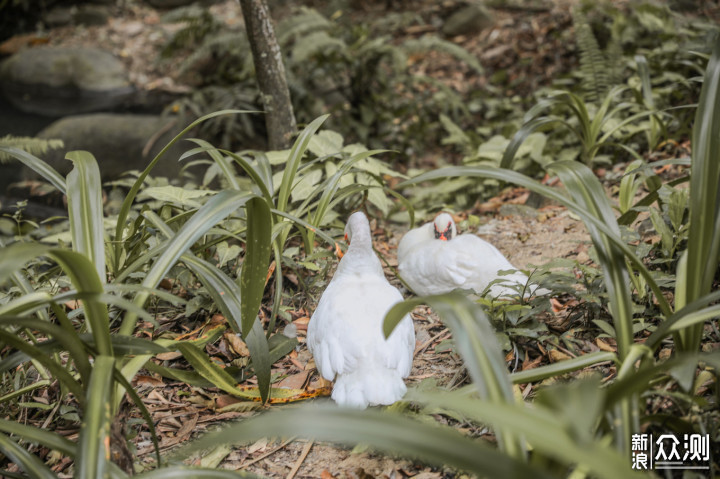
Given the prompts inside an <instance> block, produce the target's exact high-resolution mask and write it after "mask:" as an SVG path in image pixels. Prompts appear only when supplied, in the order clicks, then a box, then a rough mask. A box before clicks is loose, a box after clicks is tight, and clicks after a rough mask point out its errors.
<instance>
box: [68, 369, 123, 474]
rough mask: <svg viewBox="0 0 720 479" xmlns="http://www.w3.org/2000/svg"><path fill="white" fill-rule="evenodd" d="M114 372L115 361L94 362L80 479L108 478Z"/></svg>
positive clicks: (78, 460) (82, 438)
mask: <svg viewBox="0 0 720 479" xmlns="http://www.w3.org/2000/svg"><path fill="white" fill-rule="evenodd" d="M114 369H115V358H113V357H111V356H97V357H96V358H95V363H94V364H93V372H92V376H91V377H90V384H89V386H88V390H87V396H86V403H87V407H86V408H85V413H84V414H83V422H82V426H81V427H80V437H79V438H78V454H77V457H76V459H75V477H76V478H77V479H102V478H106V477H109V465H108V463H110V424H111V422H112V403H113V401H112V395H113V392H114V391H115V389H114V388H113V387H112V384H113V370H114Z"/></svg>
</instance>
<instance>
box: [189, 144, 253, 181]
mask: <svg viewBox="0 0 720 479" xmlns="http://www.w3.org/2000/svg"><path fill="white" fill-rule="evenodd" d="M188 141H192V142H193V143H195V144H197V145H198V146H199V147H200V148H195V149H193V150H190V151H186V152H185V153H183V154H182V155H181V156H180V161H182V160H184V159H185V158H188V157H190V156H192V155H196V154H198V153H207V154H208V155H210V158H212V159H213V161H214V162H215V163H216V164H217V165H218V167H219V168H220V171H222V173H223V176H224V177H225V181H227V182H228V183H230V188H232V189H233V190H240V183H239V182H238V179H237V175H236V174H235V172H234V171H233V169H232V166H231V164H230V162H229V161H228V159H227V158H226V157H225V156H223V154H222V153H220V151H219V150H218V149H217V148H215V147H214V146H212V145H211V144H210V143H208V142H207V141H205V140H201V139H198V138H189V139H188Z"/></svg>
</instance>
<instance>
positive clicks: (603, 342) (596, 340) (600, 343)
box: [595, 338, 617, 353]
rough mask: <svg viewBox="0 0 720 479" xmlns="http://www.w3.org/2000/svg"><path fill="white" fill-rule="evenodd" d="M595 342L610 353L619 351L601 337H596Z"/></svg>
mask: <svg viewBox="0 0 720 479" xmlns="http://www.w3.org/2000/svg"><path fill="white" fill-rule="evenodd" d="M595 344H597V347H598V348H600V349H601V350H603V351H608V352H610V353H614V352H617V351H616V349H615V348H614V347H612V346H610V345H609V344H608V343H606V342H605V341H603V340H602V339H600V338H596V339H595Z"/></svg>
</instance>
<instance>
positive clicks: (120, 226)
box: [113, 110, 256, 272]
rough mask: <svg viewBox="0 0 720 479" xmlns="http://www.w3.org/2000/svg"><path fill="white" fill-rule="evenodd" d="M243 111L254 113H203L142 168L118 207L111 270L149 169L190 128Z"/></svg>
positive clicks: (116, 268)
mask: <svg viewBox="0 0 720 479" xmlns="http://www.w3.org/2000/svg"><path fill="white" fill-rule="evenodd" d="M243 113H256V112H252V111H244V110H221V111H216V112H213V113H210V114H208V115H205V116H203V117H200V118H198V119H197V120H195V121H194V122H192V123H191V124H189V125H188V126H187V127H186V128H185V129H184V130H183V131H181V132H180V133H178V134H177V135H176V136H175V138H173V139H172V140H170V142H169V143H168V144H167V145H165V148H163V149H162V150H160V152H159V153H158V154H157V155H156V156H155V158H153V159H152V161H151V162H150V163H149V164H148V166H147V167H146V168H145V169H144V170H143V172H142V173H141V174H140V176H138V178H137V180H135V183H133V185H132V187H131V188H130V191H129V192H128V194H127V196H125V200H124V201H123V204H122V206H121V207H120V212H119V213H118V217H117V220H116V221H117V223H116V226H115V237H114V241H115V251H114V254H113V257H114V258H115V261H116V263H115V265H114V267H113V271H114V272H117V270H118V268H119V264H118V263H117V262H118V261H119V260H120V257H121V251H122V249H123V244H124V241H125V239H124V238H123V230H124V229H125V223H126V221H127V217H128V215H129V214H130V208H131V207H132V204H133V203H134V202H135V197H136V196H137V194H138V191H140V187H141V186H142V184H143V182H144V181H145V178H147V176H148V175H149V174H150V171H152V169H153V168H154V167H155V165H156V164H157V162H158V161H160V158H162V156H163V155H164V154H165V153H166V152H167V151H168V150H169V149H170V148H171V147H172V146H173V145H174V144H175V143H177V142H178V141H179V140H180V138H182V137H183V136H185V135H186V134H187V133H188V132H189V131H190V130H192V129H193V128H195V127H196V126H198V125H199V124H201V123H203V122H204V121H207V120H210V119H212V118H215V117H218V116H222V115H236V114H243Z"/></svg>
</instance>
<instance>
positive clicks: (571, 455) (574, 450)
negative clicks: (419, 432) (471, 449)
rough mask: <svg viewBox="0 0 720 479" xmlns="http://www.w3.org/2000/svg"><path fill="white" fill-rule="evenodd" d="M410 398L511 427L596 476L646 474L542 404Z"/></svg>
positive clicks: (543, 449) (421, 394) (445, 396)
mask: <svg viewBox="0 0 720 479" xmlns="http://www.w3.org/2000/svg"><path fill="white" fill-rule="evenodd" d="M408 399H410V400H416V401H418V402H420V403H421V404H425V405H429V406H434V407H441V408H446V409H450V410H453V411H456V412H458V413H460V414H462V415H463V416H465V417H467V418H470V419H473V420H475V421H478V422H482V423H487V424H491V425H493V426H495V427H502V428H505V429H506V430H510V431H512V432H513V433H515V434H517V435H519V436H521V437H524V438H525V439H526V440H527V441H528V443H529V444H530V445H531V446H532V448H533V451H537V452H539V453H542V454H543V455H547V456H549V457H552V458H554V459H556V460H558V461H560V462H561V463H563V464H566V465H572V464H578V465H580V466H581V467H583V468H587V469H588V470H589V471H590V472H591V473H592V476H594V477H601V478H606V479H616V478H618V477H623V478H631V477H644V476H642V475H641V474H640V473H636V472H634V471H632V470H631V469H630V461H629V460H628V456H624V455H621V454H619V453H617V452H616V451H614V450H612V449H611V448H608V447H607V446H606V445H605V444H602V443H600V442H595V441H587V440H585V441H583V440H581V439H580V438H579V437H577V435H576V434H572V433H571V432H572V431H574V426H573V424H572V423H571V420H570V419H566V420H561V418H560V417H559V416H558V415H557V414H554V413H553V412H552V411H550V410H547V409H545V408H543V407H541V406H539V405H536V406H535V407H533V408H532V409H531V408H529V407H527V406H525V405H524V404H509V403H496V402H489V401H484V400H479V399H474V400H473V399H469V398H464V397H459V396H455V395H448V394H441V393H430V392H420V391H410V392H409V393H408Z"/></svg>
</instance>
